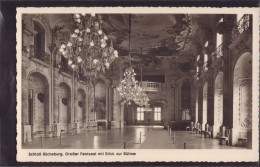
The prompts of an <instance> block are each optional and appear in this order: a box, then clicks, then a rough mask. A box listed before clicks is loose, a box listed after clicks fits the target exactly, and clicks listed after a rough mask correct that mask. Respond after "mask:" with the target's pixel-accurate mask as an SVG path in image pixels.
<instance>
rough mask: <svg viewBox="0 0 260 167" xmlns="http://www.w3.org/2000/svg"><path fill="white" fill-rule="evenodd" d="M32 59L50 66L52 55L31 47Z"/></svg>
mask: <svg viewBox="0 0 260 167" xmlns="http://www.w3.org/2000/svg"><path fill="white" fill-rule="evenodd" d="M29 54H30V58H35V59H38V60H41V61H43V62H45V63H47V64H50V54H48V53H46V52H45V51H43V50H41V49H39V48H36V47H34V46H30V52H29Z"/></svg>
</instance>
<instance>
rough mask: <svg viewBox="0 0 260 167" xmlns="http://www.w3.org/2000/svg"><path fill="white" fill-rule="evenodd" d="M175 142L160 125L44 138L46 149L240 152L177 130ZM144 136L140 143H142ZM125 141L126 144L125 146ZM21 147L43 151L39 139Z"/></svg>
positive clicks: (216, 141)
mask: <svg viewBox="0 0 260 167" xmlns="http://www.w3.org/2000/svg"><path fill="white" fill-rule="evenodd" d="M174 133H175V135H176V140H175V142H174V144H173V141H172V139H171V138H170V136H169V134H168V132H167V130H165V129H163V127H161V126H154V127H151V126H127V127H126V128H124V129H111V130H99V131H96V130H83V131H82V132H81V133H80V134H76V135H73V136H64V137H62V139H61V145H60V138H44V139H43V145H42V147H43V148H44V149H46V148H50V149H61V148H64V149H123V148H124V146H125V148H126V149H139V148H141V149H149V148H150V149H160V148H161V149H183V143H184V142H186V143H187V149H214V148H215V149H233V148H235V149H237V148H241V147H232V146H225V145H219V144H218V140H217V139H210V138H203V137H201V135H195V134H190V133H189V132H183V131H176V132H174ZM140 137H141V144H140ZM124 142H125V145H124ZM22 148H26V149H33V148H41V140H40V138H35V139H34V141H33V142H31V143H28V144H25V145H23V146H22Z"/></svg>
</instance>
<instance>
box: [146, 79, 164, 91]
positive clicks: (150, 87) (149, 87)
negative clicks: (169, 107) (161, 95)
mask: <svg viewBox="0 0 260 167" xmlns="http://www.w3.org/2000/svg"><path fill="white" fill-rule="evenodd" d="M141 86H142V88H143V90H144V91H161V90H162V83H159V82H147V81H142V83H141Z"/></svg>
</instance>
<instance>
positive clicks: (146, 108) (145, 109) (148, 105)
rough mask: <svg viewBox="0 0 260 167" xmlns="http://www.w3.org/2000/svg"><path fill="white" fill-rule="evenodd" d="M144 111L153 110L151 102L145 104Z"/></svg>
mask: <svg viewBox="0 0 260 167" xmlns="http://www.w3.org/2000/svg"><path fill="white" fill-rule="evenodd" d="M144 111H146V112H151V111H153V110H152V108H151V107H150V104H147V105H145V106H144Z"/></svg>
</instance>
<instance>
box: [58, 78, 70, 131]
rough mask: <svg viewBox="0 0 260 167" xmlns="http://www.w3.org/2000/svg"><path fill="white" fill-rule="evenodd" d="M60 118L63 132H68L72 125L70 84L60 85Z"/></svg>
mask: <svg viewBox="0 0 260 167" xmlns="http://www.w3.org/2000/svg"><path fill="white" fill-rule="evenodd" d="M58 101H59V104H58V118H59V123H60V126H61V130H64V131H65V132H68V131H69V130H70V128H71V127H70V125H69V124H70V123H71V90H70V87H69V85H68V84H66V83H64V82H62V83H60V85H59V94H58Z"/></svg>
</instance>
